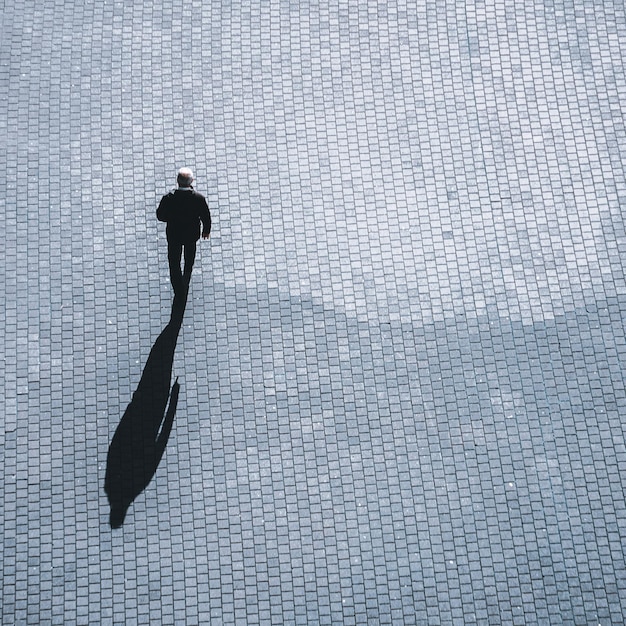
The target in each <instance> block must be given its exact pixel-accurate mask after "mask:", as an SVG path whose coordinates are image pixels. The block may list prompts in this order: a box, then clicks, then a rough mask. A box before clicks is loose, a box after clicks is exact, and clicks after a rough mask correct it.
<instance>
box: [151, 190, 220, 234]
mask: <svg viewBox="0 0 626 626" xmlns="http://www.w3.org/2000/svg"><path fill="white" fill-rule="evenodd" d="M157 218H158V219H159V220H161V221H162V222H167V236H168V239H169V238H173V239H176V240H177V241H181V242H183V241H189V242H191V241H197V240H198V239H199V238H200V232H201V229H200V223H202V233H203V234H204V233H208V232H209V231H210V230H211V215H210V213H209V207H208V206H207V202H206V200H205V198H204V196H203V195H202V194H201V193H198V192H197V191H196V190H195V189H192V188H191V187H189V188H187V189H180V188H179V189H176V190H174V191H170V192H169V193H167V194H165V195H164V196H163V198H162V199H161V202H160V203H159V208H158V209H157Z"/></svg>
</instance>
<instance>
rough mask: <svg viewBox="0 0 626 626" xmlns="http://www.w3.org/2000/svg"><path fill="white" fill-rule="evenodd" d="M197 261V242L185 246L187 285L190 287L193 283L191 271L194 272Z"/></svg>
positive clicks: (185, 276)
mask: <svg viewBox="0 0 626 626" xmlns="http://www.w3.org/2000/svg"><path fill="white" fill-rule="evenodd" d="M195 260H196V242H195V241H192V242H189V243H186V244H185V274H184V280H185V285H186V286H187V287H189V282H190V281H191V271H192V270H193V264H194V262H195Z"/></svg>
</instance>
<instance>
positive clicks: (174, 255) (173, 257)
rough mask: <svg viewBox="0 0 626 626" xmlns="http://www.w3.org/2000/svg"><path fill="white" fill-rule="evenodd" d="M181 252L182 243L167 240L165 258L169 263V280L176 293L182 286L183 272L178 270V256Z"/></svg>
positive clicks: (179, 256)
mask: <svg viewBox="0 0 626 626" xmlns="http://www.w3.org/2000/svg"><path fill="white" fill-rule="evenodd" d="M182 253H183V244H182V243H181V242H178V241H170V240H168V242H167V260H168V261H169V264H170V281H171V283H172V287H173V288H174V293H178V292H179V291H180V289H181V288H182V287H183V274H182V272H181V270H180V258H181V256H182Z"/></svg>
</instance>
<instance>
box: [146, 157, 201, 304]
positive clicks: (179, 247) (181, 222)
mask: <svg viewBox="0 0 626 626" xmlns="http://www.w3.org/2000/svg"><path fill="white" fill-rule="evenodd" d="M177 181H178V188H177V189H174V190H173V191H170V192H169V193H168V194H166V195H164V196H163V198H161V202H160V203H159V208H158V209H157V219H159V220H160V221H161V222H166V223H167V228H166V231H165V232H166V234H167V258H168V261H169V265H170V280H171V281H172V287H173V288H174V294H175V295H176V296H178V295H184V294H185V293H186V291H187V289H188V288H189V281H190V280H191V270H192V269H193V264H194V261H195V258H196V242H197V241H198V239H200V234H201V233H202V238H203V239H208V238H209V233H210V232H211V214H210V213H209V207H208V205H207V202H206V200H205V198H204V196H203V195H202V194H201V193H198V192H197V191H196V190H195V189H194V188H193V186H192V183H193V181H194V178H193V172H192V171H191V170H190V169H189V168H188V167H181V168H180V169H179V170H178V177H177ZM201 226H202V230H201V229H200V227H201ZM183 252H184V258H185V269H184V272H181V268H180V261H181V257H182V256H183Z"/></svg>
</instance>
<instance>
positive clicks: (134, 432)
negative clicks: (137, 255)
mask: <svg viewBox="0 0 626 626" xmlns="http://www.w3.org/2000/svg"><path fill="white" fill-rule="evenodd" d="M186 305H187V292H185V293H184V295H180V296H177V297H176V298H175V299H174V303H173V305H172V314H171V317H170V321H169V323H168V324H167V326H166V327H165V328H164V329H163V331H162V332H161V334H160V335H159V337H158V338H157V340H156V341H155V343H154V346H152V350H151V351H150V355H149V356H148V360H147V361H146V365H145V367H144V370H143V373H142V375H141V380H140V381H139V385H138V386H137V390H136V391H135V393H134V394H133V397H132V399H131V401H130V404H129V405H128V407H127V408H126V411H125V412H124V415H123V416H122V419H121V421H120V423H119V425H118V427H117V429H116V431H115V434H114V435H113V439H112V440H111V445H110V446H109V453H108V456H107V467H106V474H105V478H104V490H105V492H106V494H107V496H108V498H109V504H110V505H111V514H110V518H109V522H110V524H111V528H119V527H120V526H121V525H122V524H123V523H124V519H125V518H126V513H127V511H128V508H129V507H130V505H131V504H132V502H133V501H134V500H135V498H136V497H137V496H138V495H139V494H140V493H141V492H142V491H143V490H144V489H145V488H146V487H147V485H148V483H149V482H150V481H151V480H152V477H153V476H154V474H155V472H156V470H157V468H158V466H159V463H160V462H161V458H162V457H163V453H164V452H165V447H166V445H167V442H168V439H169V436H170V433H171V432H172V426H173V424H174V415H175V413H176V406H177V404H178V394H179V391H180V385H179V384H178V379H176V381H175V382H174V384H173V385H172V387H171V389H170V383H171V378H172V364H173V362H174V352H175V350H176V343H177V341H178V335H179V333H180V328H181V326H182V323H183V316H184V313H185V307H186ZM168 400H169V404H168Z"/></svg>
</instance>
